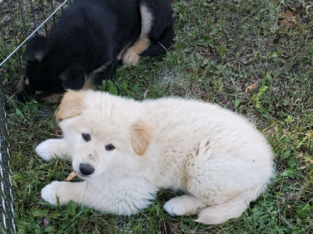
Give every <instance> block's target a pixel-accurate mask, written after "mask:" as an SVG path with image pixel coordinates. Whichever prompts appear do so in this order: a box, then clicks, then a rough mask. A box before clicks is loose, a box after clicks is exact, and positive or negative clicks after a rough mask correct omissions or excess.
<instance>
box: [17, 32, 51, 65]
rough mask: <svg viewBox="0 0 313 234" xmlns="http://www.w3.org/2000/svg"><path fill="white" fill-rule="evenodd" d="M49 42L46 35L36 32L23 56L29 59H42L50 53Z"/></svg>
mask: <svg viewBox="0 0 313 234" xmlns="http://www.w3.org/2000/svg"><path fill="white" fill-rule="evenodd" d="M48 50H49V49H48V43H47V39H46V37H45V36H42V35H39V34H36V35H35V36H33V37H32V38H31V39H29V41H28V43H27V46H26V50H25V52H24V55H23V58H24V59H25V60H28V61H32V62H34V61H39V62H40V61H41V60H42V59H43V58H44V57H45V56H46V54H47V53H48Z"/></svg>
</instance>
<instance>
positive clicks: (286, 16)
mask: <svg viewBox="0 0 313 234" xmlns="http://www.w3.org/2000/svg"><path fill="white" fill-rule="evenodd" d="M278 25H279V26H280V27H281V28H284V29H287V30H288V29H293V28H296V27H297V26H298V22H297V20H296V17H295V16H294V14H293V13H292V11H290V10H287V11H285V12H283V13H282V14H281V19H280V20H279V21H278Z"/></svg>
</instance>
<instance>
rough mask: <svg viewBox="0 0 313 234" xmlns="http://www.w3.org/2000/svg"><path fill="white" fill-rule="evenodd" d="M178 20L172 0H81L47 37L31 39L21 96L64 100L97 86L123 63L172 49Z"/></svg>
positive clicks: (24, 97) (77, 1) (67, 12)
mask: <svg viewBox="0 0 313 234" xmlns="http://www.w3.org/2000/svg"><path fill="white" fill-rule="evenodd" d="M172 24H173V20H172V8H171V5H170V2H169V0H88V1H87V0H75V1H74V2H73V4H72V5H71V6H69V7H68V8H67V9H66V10H65V11H64V13H63V15H62V16H61V17H60V19H59V20H58V21H57V23H56V24H55V25H54V27H53V28H52V30H51V32H50V34H49V35H48V36H47V37H44V36H41V35H36V36H34V37H33V38H31V39H30V40H29V42H28V44H27V47H26V50H25V53H24V58H25V59H26V60H27V63H26V67H25V72H24V75H23V77H22V79H21V80H20V82H19V84H18V86H17V89H18V94H17V98H18V99H19V100H21V101H25V100H27V98H28V96H29V95H31V94H36V95H37V97H38V98H39V99H41V100H45V101H47V102H59V101H60V98H62V96H63V93H64V91H65V90H67V89H73V90H79V89H94V90H95V89H97V87H98V86H99V85H101V84H102V81H103V80H105V79H110V78H111V77H112V75H113V74H114V72H115V70H116V68H117V66H118V64H119V63H121V62H122V63H124V64H125V63H126V64H130V65H133V66H135V65H137V64H138V63H139V61H140V57H141V56H151V57H153V56H158V55H161V54H164V53H166V51H167V48H168V47H169V46H170V45H171V44H172V41H173V37H174V33H173V28H172ZM25 94H26V95H25Z"/></svg>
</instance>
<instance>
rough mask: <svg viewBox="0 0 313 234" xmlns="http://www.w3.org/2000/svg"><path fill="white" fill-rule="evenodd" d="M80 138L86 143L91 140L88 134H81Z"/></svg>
mask: <svg viewBox="0 0 313 234" xmlns="http://www.w3.org/2000/svg"><path fill="white" fill-rule="evenodd" d="M82 137H83V139H84V140H85V141H87V142H88V141H90V140H91V137H90V135H89V134H88V133H82Z"/></svg>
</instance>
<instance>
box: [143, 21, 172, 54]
mask: <svg viewBox="0 0 313 234" xmlns="http://www.w3.org/2000/svg"><path fill="white" fill-rule="evenodd" d="M173 40H174V29H173V27H172V26H169V27H167V28H165V30H164V32H163V34H162V36H161V39H160V40H159V41H157V42H155V43H154V44H153V45H152V46H151V47H149V48H148V49H146V50H145V51H144V52H142V53H141V54H140V56H149V57H156V56H159V55H162V54H165V53H166V52H167V49H168V48H169V47H170V46H171V45H172V44H173Z"/></svg>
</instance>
